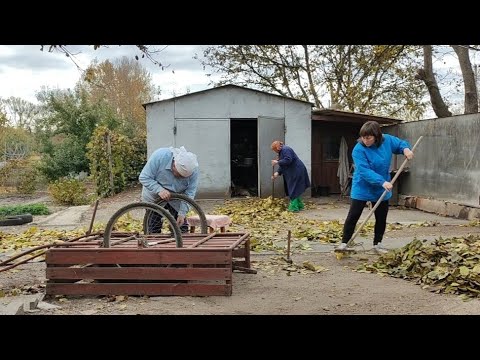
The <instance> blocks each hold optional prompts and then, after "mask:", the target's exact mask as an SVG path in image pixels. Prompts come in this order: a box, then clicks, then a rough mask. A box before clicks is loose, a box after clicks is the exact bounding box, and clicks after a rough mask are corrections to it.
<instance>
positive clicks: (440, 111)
mask: <svg viewBox="0 0 480 360" xmlns="http://www.w3.org/2000/svg"><path fill="white" fill-rule="evenodd" d="M423 66H424V69H422V68H420V69H418V70H417V75H415V78H416V79H419V80H422V81H423V82H424V83H425V85H426V86H427V89H428V93H429V94H430V102H431V103H432V108H433V111H434V112H435V115H437V117H439V118H443V117H449V116H452V113H451V112H450V110H448V106H447V105H446V104H445V101H443V98H442V95H441V94H440V90H439V89H438V84H437V80H436V79H435V75H434V74H433V66H432V45H424V46H423Z"/></svg>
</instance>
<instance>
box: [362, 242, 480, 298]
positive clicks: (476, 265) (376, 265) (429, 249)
mask: <svg viewBox="0 0 480 360" xmlns="http://www.w3.org/2000/svg"><path fill="white" fill-rule="evenodd" d="M355 271H358V272H370V273H379V274H386V275H389V276H392V277H396V278H402V279H407V280H411V281H414V282H415V283H417V284H419V285H422V287H423V288H424V289H428V290H430V291H432V292H436V293H446V294H457V295H461V296H462V297H463V298H465V299H468V298H478V297H480V236H479V235H469V236H466V237H454V238H447V239H442V238H439V239H436V240H435V241H433V242H432V243H427V242H426V241H420V240H418V239H414V240H413V241H412V242H410V243H409V244H407V245H405V246H404V247H402V248H400V249H395V250H393V251H390V252H389V253H387V254H384V255H382V256H381V257H379V258H378V259H377V260H376V261H375V262H373V263H365V264H362V265H361V266H359V267H358V268H357V269H356V270H355Z"/></svg>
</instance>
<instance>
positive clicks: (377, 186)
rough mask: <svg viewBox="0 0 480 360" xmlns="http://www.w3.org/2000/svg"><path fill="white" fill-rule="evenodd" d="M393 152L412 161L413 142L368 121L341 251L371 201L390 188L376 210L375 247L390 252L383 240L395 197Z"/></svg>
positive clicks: (355, 158)
mask: <svg viewBox="0 0 480 360" xmlns="http://www.w3.org/2000/svg"><path fill="white" fill-rule="evenodd" d="M393 154H403V155H405V157H406V158H407V159H409V160H410V159H412V158H413V152H412V151H411V150H410V144H409V143H408V142H407V141H406V140H402V139H399V138H398V137H395V136H392V135H389V134H382V131H381V129H380V125H379V124H378V123H377V122H376V121H367V122H366V123H365V124H363V126H362V128H361V129H360V138H359V139H358V140H357V144H356V145H355V147H354V148H353V151H352V158H353V163H354V166H355V170H354V172H353V179H352V190H351V193H350V198H351V204H350V210H349V212H348V215H347V219H346V220H345V224H344V226H343V236H342V243H341V244H340V245H339V246H338V247H337V250H345V249H346V247H347V243H348V241H349V240H350V238H351V237H352V235H353V232H354V230H355V226H356V225H357V222H358V219H359V218H360V216H361V215H362V211H363V209H364V208H365V205H366V203H367V201H370V202H372V204H373V205H375V203H376V201H377V200H378V199H379V198H380V197H381V196H382V194H383V192H384V191H385V190H387V191H388V193H387V195H386V196H385V198H384V200H383V201H382V202H381V204H380V205H379V206H378V207H377V209H376V210H375V230H374V233H375V235H374V238H373V249H374V250H375V251H377V252H378V253H386V252H388V250H387V249H385V248H384V247H383V245H382V239H383V235H384V233H385V228H386V226H387V214H388V200H389V199H390V198H391V197H392V192H391V190H392V188H393V185H392V184H391V183H390V180H391V178H390V163H391V161H392V155H393Z"/></svg>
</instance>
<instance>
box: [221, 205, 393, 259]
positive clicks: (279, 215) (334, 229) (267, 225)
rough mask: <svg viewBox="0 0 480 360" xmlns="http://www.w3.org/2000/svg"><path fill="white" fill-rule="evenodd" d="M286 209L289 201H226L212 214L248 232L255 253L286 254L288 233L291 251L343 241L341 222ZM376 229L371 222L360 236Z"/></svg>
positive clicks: (234, 227)
mask: <svg viewBox="0 0 480 360" xmlns="http://www.w3.org/2000/svg"><path fill="white" fill-rule="evenodd" d="M287 207H288V200H286V199H272V197H268V198H265V199H260V198H247V199H241V200H226V201H225V204H224V205H223V206H221V207H217V208H215V210H214V211H213V213H215V214H223V215H228V216H230V218H231V219H232V226H231V227H230V231H247V232H248V233H249V234H250V246H251V249H252V250H253V251H265V250H268V251H277V252H279V253H284V251H285V245H286V240H287V232H288V230H291V233H292V251H295V250H297V251H298V250H308V249H310V243H309V242H312V241H316V242H320V243H337V242H339V241H340V240H341V238H342V231H343V225H342V224H341V223H340V222H339V221H337V220H334V221H322V220H316V219H315V220H313V219H306V218H304V217H302V216H301V213H302V212H299V213H292V212H288V211H287ZM315 208H317V206H316V205H315V204H314V203H312V202H305V210H308V209H315ZM373 226H374V223H373V222H372V223H370V222H369V223H368V224H367V225H366V226H365V227H364V229H362V231H361V234H362V235H367V234H371V233H372V232H373ZM397 228H398V226H397Z"/></svg>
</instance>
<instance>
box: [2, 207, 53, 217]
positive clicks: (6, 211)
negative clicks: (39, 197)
mask: <svg viewBox="0 0 480 360" xmlns="http://www.w3.org/2000/svg"><path fill="white" fill-rule="evenodd" d="M21 214H32V215H48V214H50V210H49V209H48V207H47V205H45V204H27V205H7V206H0V218H1V217H5V216H10V215H21Z"/></svg>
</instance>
